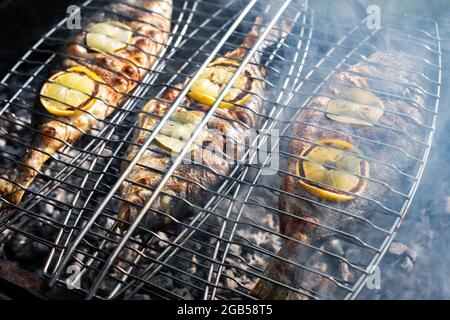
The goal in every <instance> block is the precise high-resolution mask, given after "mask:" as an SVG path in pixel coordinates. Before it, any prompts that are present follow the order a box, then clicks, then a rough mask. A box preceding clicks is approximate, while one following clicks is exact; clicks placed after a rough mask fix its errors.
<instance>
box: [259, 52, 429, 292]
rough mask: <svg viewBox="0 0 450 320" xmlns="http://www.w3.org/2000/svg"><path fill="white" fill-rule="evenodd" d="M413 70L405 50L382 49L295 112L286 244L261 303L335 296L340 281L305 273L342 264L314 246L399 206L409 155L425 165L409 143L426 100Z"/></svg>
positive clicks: (283, 227) (262, 284) (285, 184)
mask: <svg viewBox="0 0 450 320" xmlns="http://www.w3.org/2000/svg"><path fill="white" fill-rule="evenodd" d="M402 70H403V71H402ZM406 70H410V71H409V72H407V71H406ZM417 70H420V65H418V63H416V62H415V61H412V60H411V59H409V58H407V57H406V56H404V55H402V54H400V53H397V52H396V53H394V52H376V53H374V54H373V55H372V56H370V57H369V58H367V59H366V60H364V61H363V62H361V63H358V64H356V65H353V66H352V67H350V68H349V69H348V70H347V71H344V72H341V73H338V74H336V75H334V76H333V77H332V79H331V80H329V81H327V82H326V83H325V84H324V87H323V90H322V91H321V93H320V94H319V96H317V97H313V98H312V100H311V101H310V102H309V103H308V104H307V105H306V107H305V108H304V109H302V110H301V111H299V113H298V117H297V118H296V121H295V123H294V124H293V126H292V134H291V136H292V137H294V139H292V140H291V141H290V145H289V154H290V157H289V159H288V170H287V172H288V174H286V175H285V176H284V177H283V181H282V186H281V188H282V190H283V191H284V193H283V194H282V196H281V198H280V203H279V207H280V210H282V212H283V213H285V214H281V215H280V232H281V233H282V234H284V235H285V236H287V237H289V240H286V241H285V242H284V243H283V244H282V247H281V250H280V251H279V252H278V254H277V255H278V257H279V258H272V259H271V260H270V262H269V264H268V266H267V267H266V270H265V272H264V273H263V277H262V278H261V279H260V280H259V281H258V282H257V284H256V285H255V287H254V288H253V291H252V294H253V295H254V296H255V297H257V298H260V299H307V298H310V297H311V295H310V294H311V293H312V295H313V296H314V295H315V294H316V293H318V294H321V295H323V296H331V297H333V295H334V294H335V292H337V286H336V284H334V283H333V282H331V281H330V279H329V278H327V277H324V276H321V275H319V274H314V273H312V272H310V271H309V270H310V269H308V271H306V269H305V268H304V267H305V266H306V267H308V268H309V267H314V266H316V267H317V269H316V270H320V272H323V273H325V274H330V275H332V276H334V277H335V278H339V277H341V273H342V270H341V269H342V267H343V265H338V267H336V264H337V262H336V261H335V260H333V259H331V258H330V257H326V256H324V255H322V254H320V253H317V250H315V249H314V248H312V247H310V246H315V247H321V245H322V244H323V243H324V242H325V241H329V242H330V241H341V240H340V239H342V235H340V234H337V233H336V232H335V231H332V230H330V229H327V228H324V227H323V226H329V227H331V228H335V229H334V230H336V229H337V230H341V231H342V230H343V231H346V230H347V231H348V230H349V229H348V228H352V227H353V228H355V227H359V226H356V222H357V221H356V218H355V217H365V218H368V219H369V220H370V218H371V217H375V216H376V213H378V215H379V214H380V211H382V210H381V209H380V207H379V206H378V205H377V203H376V202H377V201H378V202H380V203H397V204H396V206H399V205H400V206H401V203H400V204H398V202H399V201H398V198H396V197H395V196H394V195H393V192H392V190H390V189H389V188H388V187H387V186H390V187H392V188H393V190H401V188H402V185H404V182H405V177H404V176H403V175H401V174H400V173H399V171H402V172H408V171H412V172H414V171H415V170H416V169H417V168H416V166H417V165H418V164H417V161H416V160H413V159H414V158H411V157H408V156H412V157H415V158H417V157H419V159H420V152H421V151H420V148H419V146H418V144H417V143H414V142H412V140H411V138H413V139H418V140H421V141H423V140H424V139H423V137H424V130H423V127H421V124H423V122H424V119H425V115H424V112H423V110H422V109H421V108H422V107H424V106H425V96H424V93H423V92H422V91H421V90H419V89H418V87H419V86H420V79H419V78H418V76H416V75H415V73H414V72H413V71H417ZM372 159H376V160H377V161H373V160H372ZM394 167H396V168H397V169H394ZM397 170H398V171H397ZM380 182H381V183H380ZM382 183H385V184H386V185H383V184H382ZM391 200H392V202H391ZM400 202H402V201H400ZM319 204H320V205H319ZM324 205H326V206H324ZM333 209H335V210H333ZM336 209H339V210H342V211H345V212H350V213H352V215H353V216H349V215H345V214H343V212H342V211H341V212H339V211H336ZM350 230H351V229H350ZM286 260H287V261H286ZM339 263H341V262H339ZM344 267H346V266H344ZM347 267H348V266H347ZM339 268H341V269H339ZM347 276H348V273H347ZM351 276H352V275H351V273H350V276H349V277H350V278H351ZM347 280H350V279H347ZM292 289H295V290H292ZM336 298H338V297H336Z"/></svg>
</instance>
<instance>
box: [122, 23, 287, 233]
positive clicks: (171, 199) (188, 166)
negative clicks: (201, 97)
mask: <svg viewBox="0 0 450 320" xmlns="http://www.w3.org/2000/svg"><path fill="white" fill-rule="evenodd" d="M260 23H261V20H260V19H257V21H256V25H255V27H254V28H253V29H252V30H251V32H250V33H249V35H248V36H247V38H246V39H245V40H244V42H243V43H242V45H241V46H240V47H239V48H237V49H236V50H234V51H232V52H228V53H226V54H225V55H224V58H223V57H221V58H218V59H217V60H215V61H214V62H212V63H211V64H210V66H214V68H217V69H216V70H217V73H218V74H220V71H221V69H226V68H230V67H231V68H233V66H234V64H236V62H237V65H239V64H240V63H239V62H240V61H242V59H244V57H245V55H246V52H247V48H251V47H252V46H253V45H254V43H255V42H256V40H257V39H258V36H259V34H260V33H261V32H262V30H261V29H260V28H258V26H257V25H258V24H260ZM291 28H292V25H290V24H289V23H283V26H282V28H281V29H282V30H283V31H279V30H278V31H275V29H274V31H273V32H271V33H270V34H269V36H268V37H267V40H266V41H265V43H264V44H263V45H262V46H261V47H260V51H264V50H265V48H266V47H268V46H269V45H271V44H272V43H273V42H274V41H275V39H279V38H280V37H282V36H284V35H286V32H288V31H290V29H291ZM260 59H261V56H257V57H254V58H252V60H251V63H250V64H249V66H248V67H247V68H246V70H245V71H244V72H243V74H244V75H245V74H248V73H250V74H251V76H250V75H249V76H248V77H247V76H246V77H247V79H246V81H251V82H253V85H254V86H253V87H250V86H248V85H247V87H246V90H248V91H251V93H250V95H249V99H248V101H247V100H245V101H246V102H245V103H243V104H242V105H238V104H236V106H235V107H228V108H227V107H225V108H222V107H220V108H217V111H216V113H215V115H214V116H213V117H212V118H211V120H210V121H209V122H208V124H207V128H205V129H204V131H203V138H202V141H201V142H200V143H201V146H200V147H197V148H194V149H193V150H192V151H191V156H192V157H193V158H194V159H197V160H196V161H195V162H188V163H183V164H181V165H180V166H179V167H178V168H177V169H176V171H175V173H174V175H173V177H171V178H170V179H169V181H168V183H167V184H166V185H165V188H164V190H163V193H162V194H161V195H159V199H158V201H155V202H154V204H153V208H152V209H153V210H151V211H150V212H147V213H146V216H145V217H144V222H143V225H145V227H148V228H155V227H159V226H163V225H168V224H170V222H171V221H173V219H178V220H179V219H183V218H186V217H188V216H189V215H191V214H192V212H193V209H192V206H191V205H189V204H193V205H196V206H201V205H203V204H204V203H205V202H206V201H207V200H208V197H209V196H210V192H208V190H211V189H213V188H214V187H215V186H217V185H218V184H219V183H220V182H222V181H223V178H222V175H224V176H226V175H228V174H229V172H230V171H231V169H232V168H233V167H234V166H235V162H236V161H237V160H239V155H241V154H242V150H243V148H245V145H246V144H247V142H248V139H249V136H250V132H251V130H252V129H253V130H254V129H255V128H257V126H258V117H257V116H258V115H264V114H265V113H266V106H265V104H264V103H263V101H264V96H265V85H264V81H263V79H264V77H265V69H264V68H263V67H261V66H259V62H260V61H259V60H260ZM212 77H214V75H212ZM250 78H252V79H250ZM180 87H182V86H180ZM179 91H180V90H178V89H169V90H167V91H166V92H165V94H164V95H163V96H162V97H161V99H159V100H151V101H150V102H149V103H148V104H147V105H146V106H145V107H144V109H143V112H142V113H141V115H140V118H139V128H141V129H140V130H138V131H137V132H136V134H135V136H134V138H133V145H132V146H131V147H130V148H129V150H128V152H127V159H128V161H125V162H124V166H126V165H127V164H128V163H129V161H130V160H131V159H133V157H134V156H135V154H136V153H137V152H138V150H139V148H140V145H142V143H143V142H144V141H145V140H146V138H147V137H148V135H150V132H151V130H152V128H154V126H155V125H156V124H157V122H158V120H159V118H160V117H162V116H163V115H164V114H165V113H166V112H167V110H168V108H169V107H170V105H171V103H172V102H173V101H174V100H175V99H176V98H177V96H178V94H179ZM238 96H239V97H237V98H238V99H240V98H242V94H239V95H238ZM243 100H244V99H242V100H241V101H243ZM211 102H213V101H211ZM182 105H183V107H181V108H180V109H179V110H177V112H183V111H186V110H191V111H193V112H196V113H197V114H199V115H200V116H201V117H203V116H204V115H205V114H206V112H207V111H208V109H209V106H208V105H205V104H202V103H200V102H197V100H194V99H191V98H189V97H187V98H186V99H185V100H184V102H183V104H182ZM152 149H153V151H152V150H146V152H145V154H144V155H143V156H142V158H141V159H140V161H139V163H138V164H137V165H136V166H135V167H134V168H133V170H132V172H131V173H130V175H129V176H128V178H127V182H125V183H124V184H123V185H122V188H121V198H122V199H123V201H122V204H121V206H120V208H119V218H120V219H121V220H123V221H126V222H128V223H132V222H133V221H134V220H135V219H136V215H137V213H138V212H139V208H140V207H141V206H143V205H144V203H145V202H146V201H147V200H148V199H149V197H150V196H151V194H152V190H154V188H155V187H156V186H157V185H158V183H159V182H160V180H161V178H162V176H163V175H164V172H165V171H167V169H168V168H169V167H170V165H171V156H170V154H168V153H164V150H163V149H161V148H160V147H159V146H158V145H157V144H155V143H154V144H152ZM222 150H232V152H226V155H225V156H224V154H225V152H223V151H222ZM213 151H216V152H213ZM217 151H218V152H217ZM221 151H222V152H221ZM162 213H165V214H162ZM127 225H128V224H127V223H123V224H122V228H126V227H127Z"/></svg>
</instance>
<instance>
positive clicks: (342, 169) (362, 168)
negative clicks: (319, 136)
mask: <svg viewBox="0 0 450 320" xmlns="http://www.w3.org/2000/svg"><path fill="white" fill-rule="evenodd" d="M360 154H361V151H360V150H358V148H356V147H355V146H353V145H352V144H350V143H349V142H346V141H343V140H339V139H325V140H320V141H318V142H317V146H311V147H308V148H306V149H305V150H304V151H303V152H302V154H301V155H300V156H301V158H303V159H304V160H299V161H298V162H297V175H298V176H299V177H300V181H299V183H300V185H301V186H302V187H303V188H304V189H306V190H307V191H309V192H311V193H312V194H314V195H315V196H317V197H319V198H323V199H326V200H331V201H337V202H345V201H350V200H353V199H354V195H361V194H363V193H364V191H365V190H366V187H367V178H368V177H369V164H368V163H367V161H365V160H363V159H361V158H360V157H358V155H360ZM302 178H303V179H302Z"/></svg>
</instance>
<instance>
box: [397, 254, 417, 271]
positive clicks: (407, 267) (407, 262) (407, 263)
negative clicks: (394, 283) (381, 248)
mask: <svg viewBox="0 0 450 320" xmlns="http://www.w3.org/2000/svg"><path fill="white" fill-rule="evenodd" d="M400 268H402V269H403V270H404V271H406V272H407V273H411V272H412V270H413V268H414V262H413V261H412V259H411V258H410V257H405V259H403V262H402V263H400Z"/></svg>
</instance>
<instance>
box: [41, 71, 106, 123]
mask: <svg viewBox="0 0 450 320" xmlns="http://www.w3.org/2000/svg"><path fill="white" fill-rule="evenodd" d="M100 81H101V79H100V77H98V76H97V75H96V74H95V73H94V72H92V71H91V70H89V69H87V68H84V67H73V68H70V69H68V70H67V71H62V72H58V73H56V74H54V75H53V76H51V77H50V78H49V80H48V81H47V82H46V83H45V84H44V85H43V86H42V89H41V97H40V100H41V103H42V105H43V106H44V107H45V108H46V109H47V110H48V112H50V113H52V114H54V115H57V116H65V117H68V116H72V115H74V114H76V113H79V112H82V110H84V111H87V110H89V109H90V108H91V107H92V106H93V105H94V103H95V101H97V99H95V96H96V95H97V93H98V87H99V84H98V83H99V82H100Z"/></svg>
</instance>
